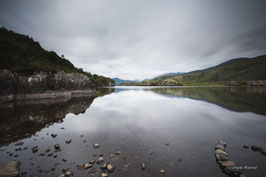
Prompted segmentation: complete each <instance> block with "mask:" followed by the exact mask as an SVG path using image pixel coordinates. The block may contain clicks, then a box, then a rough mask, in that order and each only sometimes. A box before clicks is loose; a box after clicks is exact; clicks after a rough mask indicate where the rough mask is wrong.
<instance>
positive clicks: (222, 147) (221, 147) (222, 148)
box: [215, 144, 225, 151]
mask: <svg viewBox="0 0 266 177" xmlns="http://www.w3.org/2000/svg"><path fill="white" fill-rule="evenodd" d="M215 149H221V150H222V151H224V150H225V148H224V146H221V145H218V144H217V145H216V146H215Z"/></svg>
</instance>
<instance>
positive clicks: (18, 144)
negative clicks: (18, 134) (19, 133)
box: [15, 142, 24, 146]
mask: <svg viewBox="0 0 266 177" xmlns="http://www.w3.org/2000/svg"><path fill="white" fill-rule="evenodd" d="M23 144H24V143H23V142H19V143H16V144H15V146H21V145H23Z"/></svg>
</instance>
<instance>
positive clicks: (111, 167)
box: [107, 163, 115, 173]
mask: <svg viewBox="0 0 266 177" xmlns="http://www.w3.org/2000/svg"><path fill="white" fill-rule="evenodd" d="M114 169H115V167H113V166H112V165H111V164H110V163H109V164H108V165H107V171H108V172H109V173H112V172H113V171H114Z"/></svg>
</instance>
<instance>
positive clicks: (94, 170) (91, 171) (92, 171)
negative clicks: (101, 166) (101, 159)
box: [88, 168, 97, 174]
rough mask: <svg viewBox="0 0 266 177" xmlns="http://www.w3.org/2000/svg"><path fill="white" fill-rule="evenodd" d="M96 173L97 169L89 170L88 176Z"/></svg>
mask: <svg viewBox="0 0 266 177" xmlns="http://www.w3.org/2000/svg"><path fill="white" fill-rule="evenodd" d="M96 172H97V169H96V168H91V169H89V171H88V174H91V173H96Z"/></svg>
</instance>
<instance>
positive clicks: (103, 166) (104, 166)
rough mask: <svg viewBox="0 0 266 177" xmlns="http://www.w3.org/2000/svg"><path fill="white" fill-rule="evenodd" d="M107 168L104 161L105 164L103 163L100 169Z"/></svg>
mask: <svg viewBox="0 0 266 177" xmlns="http://www.w3.org/2000/svg"><path fill="white" fill-rule="evenodd" d="M106 168H107V164H106V163H104V164H102V165H101V166H100V169H102V170H103V171H105V170H106Z"/></svg>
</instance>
